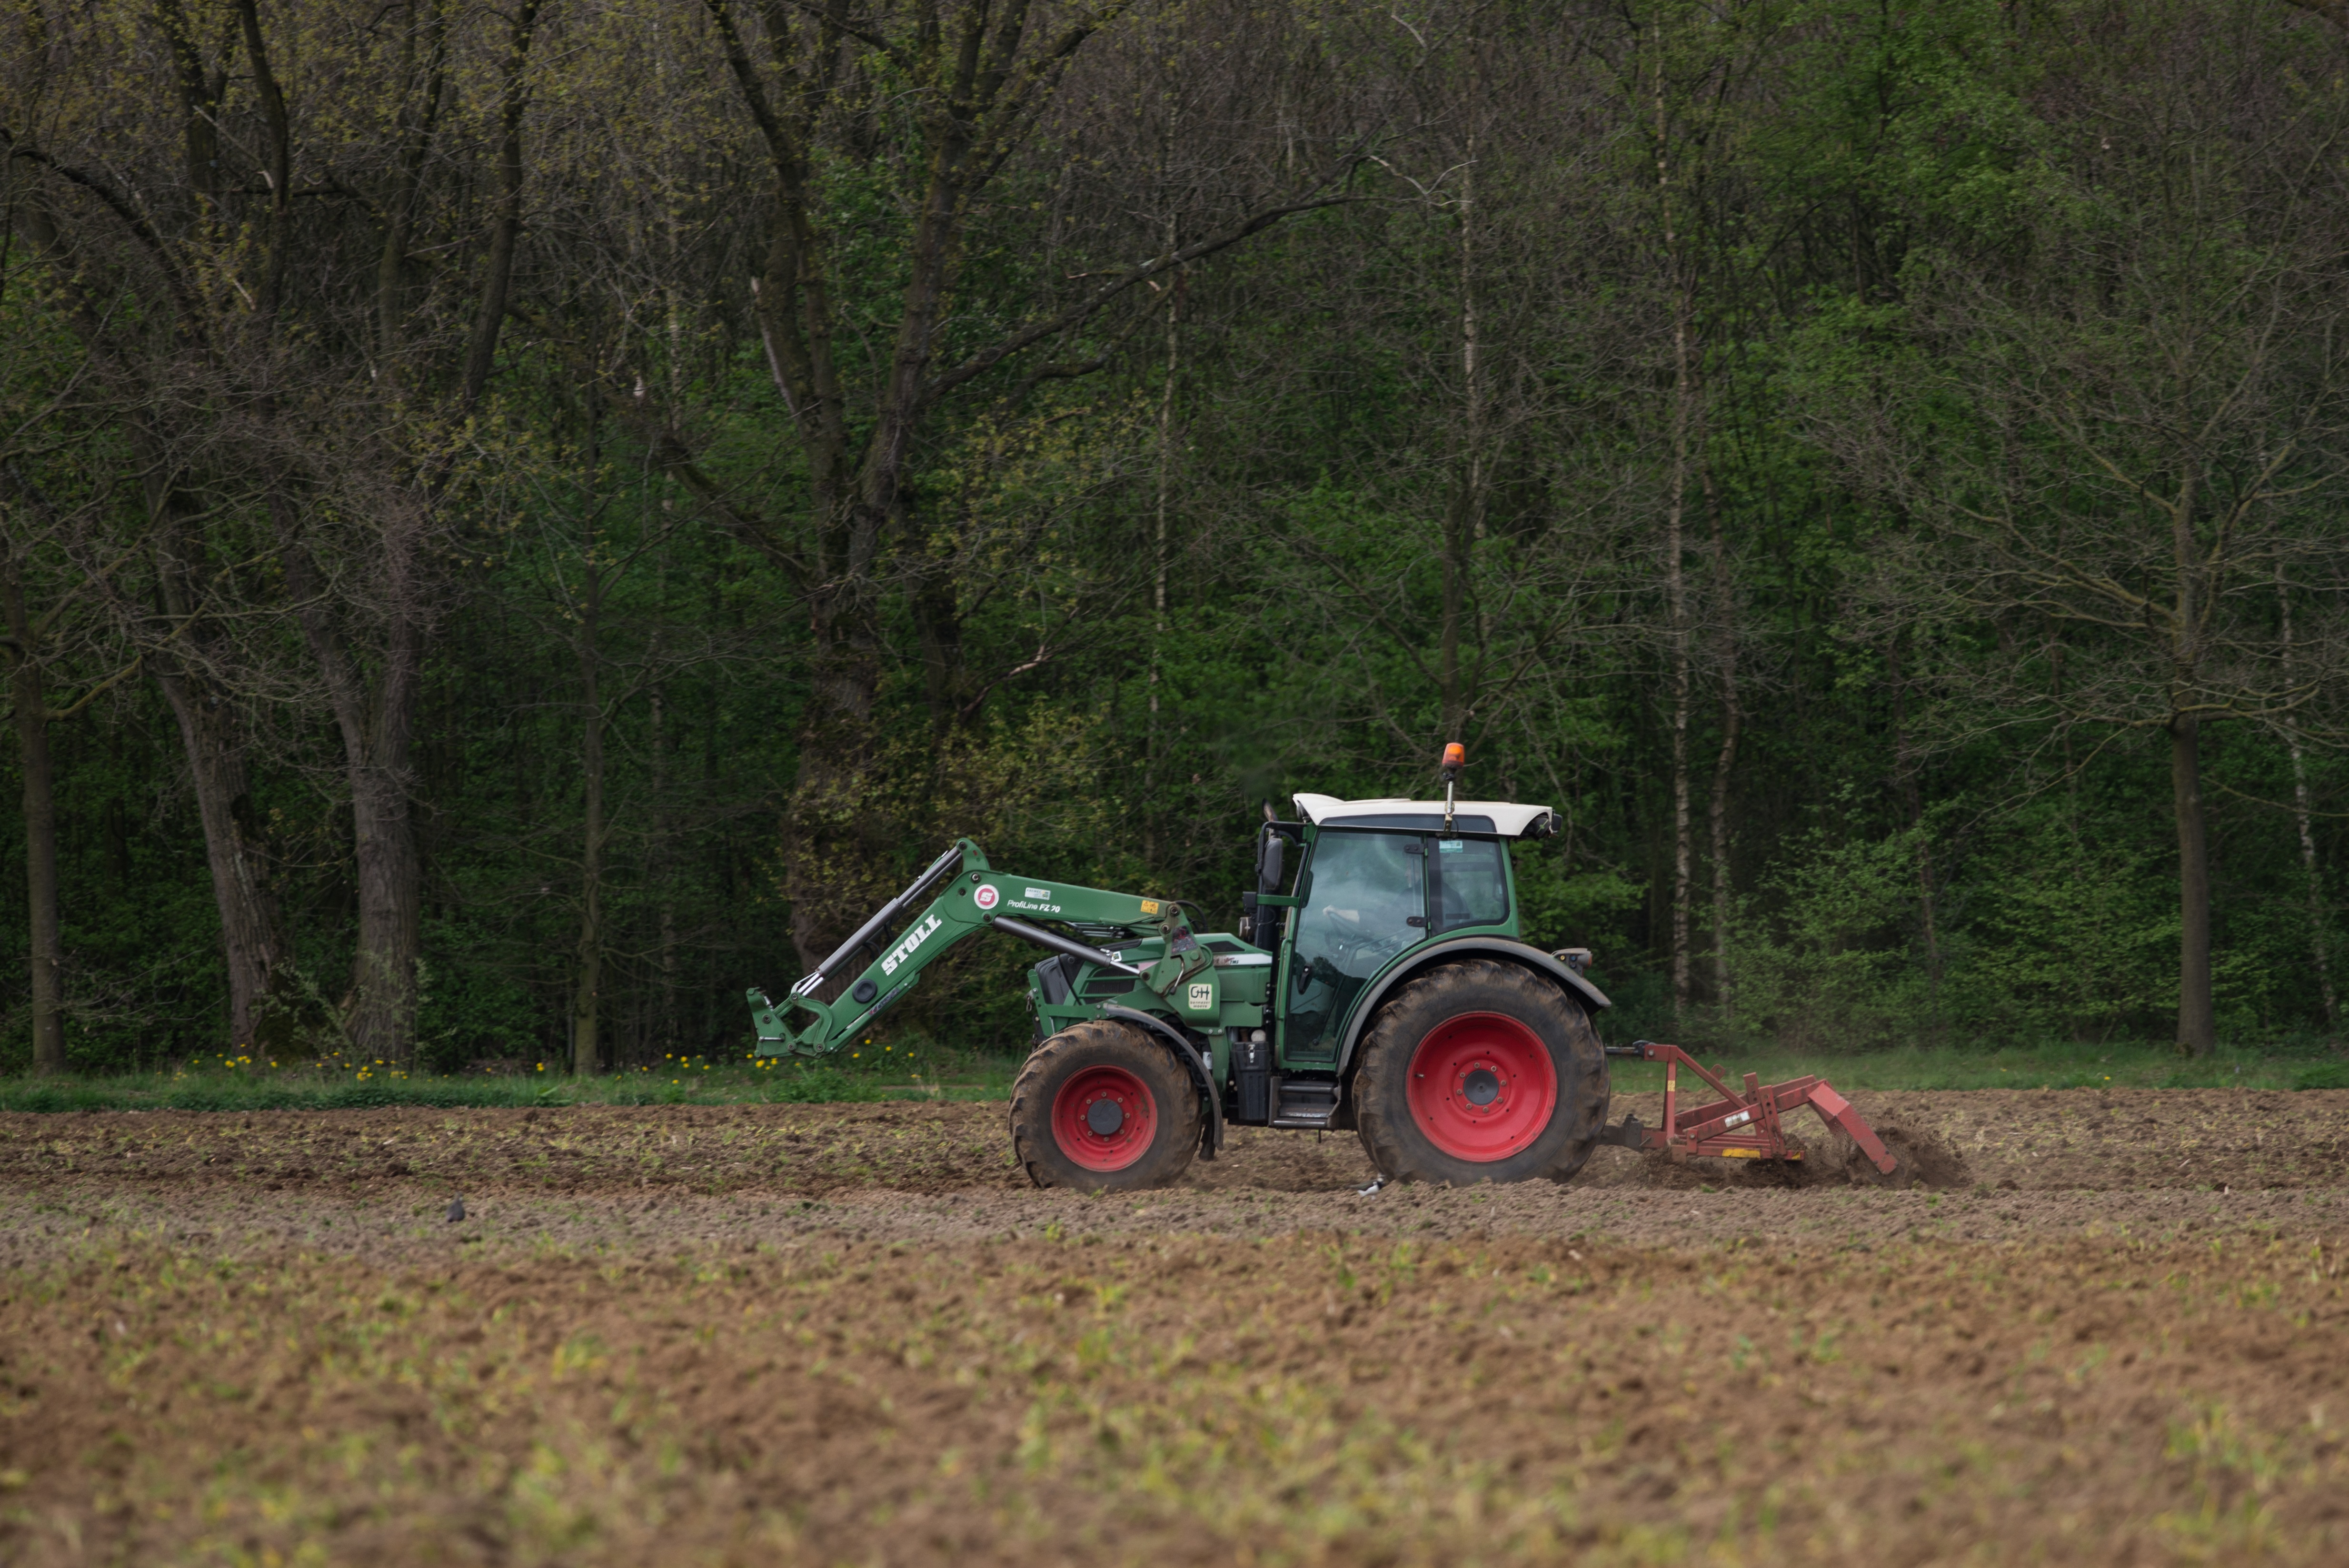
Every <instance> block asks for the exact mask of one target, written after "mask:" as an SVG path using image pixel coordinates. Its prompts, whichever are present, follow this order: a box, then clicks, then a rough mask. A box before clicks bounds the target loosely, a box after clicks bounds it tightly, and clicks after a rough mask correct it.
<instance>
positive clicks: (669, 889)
mask: <svg viewBox="0 0 2349 1568" xmlns="http://www.w3.org/2000/svg"><path fill="white" fill-rule="evenodd" d="M654 599H655V602H656V603H659V604H660V605H661V606H662V608H663V610H664V612H666V610H667V604H668V552H667V549H666V548H664V549H663V550H662V552H661V557H660V577H659V583H658V586H657V588H656V589H655V591H654ZM653 656H654V657H655V658H656V659H657V658H658V657H659V656H660V633H659V631H658V629H657V628H656V629H655V631H654V633H653ZM648 696H649V697H650V701H651V709H652V711H651V715H650V717H651V727H652V733H651V741H652V776H653V777H652V804H653V821H652V830H653V835H652V846H651V852H650V853H649V854H648V855H647V857H646V859H647V868H646V869H647V872H648V873H649V874H650V875H651V877H652V879H653V882H654V884H655V885H656V886H657V887H658V888H659V889H660V1011H659V1013H658V1016H656V1017H655V1018H654V1020H653V1037H654V1038H655V1039H656V1040H657V1041H658V1042H659V1044H660V1046H661V1047H662V1049H663V1050H664V1051H669V1052H674V1051H675V1050H676V1049H677V881H676V872H675V869H674V866H673V864H672V861H673V857H674V853H675V846H674V845H673V844H672V842H671V841H670V834H669V817H668V736H667V728H666V720H667V702H666V700H665V698H666V696H667V693H666V691H665V690H664V689H663V687H662V686H660V685H659V683H657V682H656V683H655V684H654V686H653V688H652V690H651V692H650V693H649V694H648Z"/></svg>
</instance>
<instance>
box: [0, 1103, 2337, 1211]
mask: <svg viewBox="0 0 2349 1568" xmlns="http://www.w3.org/2000/svg"><path fill="white" fill-rule="evenodd" d="M1853 1102H1854V1103H1855V1104H1856V1105H1857V1106H1858V1107H1859V1109H1860V1110H1861V1112H1862V1113H1863V1114H1864V1115H1866V1116H1867V1117H1868V1119H1869V1120H1870V1122H1871V1123H1872V1124H1873V1125H1874V1126H1875V1127H1876V1129H1877V1130H1878V1132H1879V1133H1881V1134H1882V1135H1883V1136H1884V1137H1885V1138H1886V1140H1888V1141H1889V1142H1890V1143H1891V1144H1892V1145H1894V1147H1895V1149H1896V1151H1901V1152H1904V1153H1905V1154H1906V1155H1907V1157H1908V1158H1909V1162H1910V1164H1911V1165H1912V1166H1913V1167H1914V1168H1915V1169H1916V1171H1917V1174H1918V1176H1919V1177H1920V1180H1921V1181H1922V1182H1923V1184H1924V1185H1927V1186H1930V1187H1937V1188H1953V1187H1975V1186H1979V1187H1988V1188H1992V1189H1996V1190H2000V1191H2169V1190H2185V1191H2194V1190H2199V1189H2203V1188H2219V1187H2229V1188H2263V1189H2264V1188H2273V1189H2294V1188H2305V1187H2333V1186H2349V1090H2317V1091H2309V1092H2305V1093H2299V1094H2287V1093H2281V1092H2268V1091H2252V1090H2240V1091H2228V1090H2195V1091H2178V1090H2160V1089H2116V1090H2112V1091H2109V1092H2097V1091H2089V1090H2076V1091H2031V1090H2004V1089H1993V1090H1985V1091H1981V1092H1973V1093H1963V1092H1937V1093H1925V1092H1919V1093H1907V1094H1880V1095H1871V1094H1862V1095H1856V1096H1854V1097H1853ZM1626 1110H1632V1111H1636V1112H1637V1113H1639V1114H1640V1118H1641V1119H1642V1120H1644V1121H1647V1122H1649V1123H1651V1124H1652V1123H1653V1122H1655V1121H1656V1120H1658V1119H1661V1097H1660V1096H1654V1095H1640V1096H1633V1095H1619V1096H1618V1097H1617V1098H1616V1102H1615V1112H1616V1116H1617V1118H1618V1119H1619V1118H1620V1117H1621V1115H1622V1113H1623V1112H1624V1111H1626ZM1803 1122H1807V1124H1808V1126H1809V1128H1810V1129H1811V1131H1810V1132H1809V1133H1808V1134H1807V1135H1806V1136H1807V1140H1808V1141H1809V1142H1810V1144H1811V1145H1812V1146H1813V1151H1814V1155H1815V1158H1814V1159H1813V1160H1811V1161H1807V1162H1806V1164H1805V1165H1804V1166H1803V1167H1802V1168H1800V1169H1797V1170H1795V1171H1778V1170H1772V1169H1767V1168H1757V1167H1756V1166H1755V1165H1754V1164H1752V1163H1741V1162H1737V1161H1697V1162H1694V1163H1692V1164H1690V1165H1686V1166H1679V1167H1675V1166H1671V1165H1667V1164H1664V1163H1662V1162H1661V1161H1656V1160H1653V1159H1650V1158H1646V1157H1642V1156H1639V1155H1634V1154H1631V1153H1630V1152H1629V1151H1628V1150H1615V1149H1612V1148H1609V1149H1603V1150H1600V1151H1599V1157H1598V1158H1596V1159H1594V1160H1593V1161H1592V1162H1591V1164H1590V1166H1589V1168H1588V1169H1587V1170H1586V1171H1585V1172H1584V1173H1583V1175H1582V1176H1581V1177H1579V1178H1578V1180H1577V1182H1576V1185H1578V1186H1581V1187H1590V1188H1611V1187H1643V1188H1663V1189H1694V1188H1698V1187H1702V1186H1707V1185H1711V1186H1723V1185H1733V1186H1740V1187H1753V1186H1759V1187H1779V1186H1785V1185H1787V1184H1789V1183H1790V1182H1791V1183H1793V1184H1796V1185H1813V1184H1816V1183H1818V1182H1821V1181H1825V1182H1826V1183H1828V1184H1831V1185H1832V1184H1839V1183H1842V1182H1844V1181H1850V1180H1857V1179H1858V1178H1859V1177H1860V1176H1861V1175H1862V1174H1863V1173H1862V1172H1860V1171H1855V1170H1852V1169H1851V1168H1850V1167H1851V1163H1852V1162H1851V1161H1849V1160H1848V1158H1847V1149H1848V1145H1847V1144H1846V1143H1845V1142H1844V1140H1841V1139H1840V1138H1829V1137H1827V1136H1825V1135H1824V1134H1823V1133H1822V1132H1821V1131H1819V1130H1818V1128H1819V1124H1818V1123H1816V1121H1815V1120H1812V1119H1808V1118H1804V1119H1802V1122H1798V1124H1797V1129H1798V1130H1801V1127H1802V1125H1803ZM1838 1145H1841V1146H1842V1149H1841V1150H1839V1149H1838ZM1371 1174H1372V1172H1371V1167H1370V1164H1369V1162H1368V1161H1366V1160H1364V1158H1363V1157H1362V1153H1361V1145H1360V1144H1359V1143H1358V1142H1357V1141H1356V1140H1355V1139H1354V1137H1353V1136H1352V1135H1351V1134H1350V1133H1337V1134H1331V1135H1330V1136H1329V1137H1327V1138H1317V1137H1316V1136H1315V1135H1313V1134H1310V1133H1296V1132H1273V1131H1268V1130H1257V1129H1240V1130H1237V1131H1236V1132H1235V1133H1234V1135H1233V1146H1232V1147H1231V1148H1230V1149H1228V1150H1226V1158H1224V1159H1223V1160H1220V1161H1200V1162H1197V1163H1195V1164H1194V1165H1193V1166H1192V1168H1191V1171H1190V1173H1189V1175H1188V1177H1187V1178H1186V1179H1185V1183H1184V1185H1185V1187H1188V1188H1191V1189H1195V1190H1197V1191H1279V1192H1316V1191H1339V1190H1341V1189H1345V1188H1349V1187H1359V1186H1361V1185H1363V1184H1364V1183H1366V1182H1368V1181H1370V1180H1371ZM64 1176H105V1177H108V1178H111V1179H116V1180H122V1181H138V1182H149V1181H154V1182H167V1183H169V1184H170V1185H171V1187H172V1188H173V1189H174V1190H187V1189H190V1188H193V1187H201V1186H205V1185H213V1184H220V1185H228V1186H233V1187H236V1188H239V1189H241V1190H259V1191H306V1190H321V1189H323V1190H328V1191H345V1192H358V1191H370V1190H375V1189H378V1188H384V1187H392V1186H410V1185H421V1186H423V1187H426V1188H429V1189H434V1190H439V1189H441V1188H446V1189H449V1190H451V1191H455V1190H458V1189H462V1190H463V1191H469V1192H471V1191H489V1190H492V1189H494V1190H500V1191H516V1190H518V1191H541V1192H609V1191H699V1192H725V1191H743V1190H756V1191H777V1192H792V1193H796V1194H800V1195H802V1196H812V1197H822V1196H824V1195H827V1194H830V1193H833V1192H839V1191H853V1190H864V1189H870V1188H874V1187H883V1188H887V1189H890V1190H892V1191H905V1192H947V1191H967V1190H971V1189H984V1188H999V1189H1008V1190H1012V1191H1026V1190H1027V1187H1028V1182H1027V1180H1026V1178H1025V1177H1024V1176H1023V1175H1022V1174H1021V1173H1020V1171H1019V1168H1018V1167H1017V1166H1016V1165H1015V1164H1013V1162H1012V1160H1011V1155H1010V1149H1009V1138H1008V1137H1007V1136H1006V1133H1005V1129H1004V1126H1003V1108H1002V1107H1001V1106H999V1105H991V1104H978V1105H907V1104H889V1105H852V1106H798V1105H776V1106H758V1105H746V1106H674V1107H612V1106H576V1107H566V1108H563V1109H544V1110H523V1111H514V1110H502V1109H499V1110H432V1109H384V1110H347V1111H258V1112H254V1113H251V1114H245V1115H234V1114H232V1115H217V1114H210V1113H204V1112H196V1111H154V1112H132V1113H83V1114H73V1115H34V1114H29V1113H11V1114H0V1182H12V1183H22V1182H36V1181H38V1182H46V1181H54V1180H56V1179H57V1178H59V1177H64Z"/></svg>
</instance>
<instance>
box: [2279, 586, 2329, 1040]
mask: <svg viewBox="0 0 2349 1568" xmlns="http://www.w3.org/2000/svg"><path fill="white" fill-rule="evenodd" d="M2276 615H2277V619H2278V620H2279V622H2280V623H2281V624H2280V626H2279V633H2280V636H2279V640H2280V642H2281V643H2282V647H2283V677H2284V684H2285V685H2287V686H2289V685H2291V683H2292V590H2291V585H2290V584H2289V583H2286V582H2285V581H2284V575H2283V563H2282V562H2277V563H2276ZM2284 741H2285V745H2286V747H2287V748H2289V749H2290V751H2291V753H2292V819H2293V821H2294V823H2295V825H2296V826H2298V828H2299V829H2300V865H2301V870H2302V873H2303V874H2305V875H2306V877H2307V879H2308V955H2309V958H2310V959H2311V960H2312V961H2313V963H2314V965H2315V966H2316V985H2317V990H2318V992H2319V994H2320V995H2322V996H2323V1000H2324V1027H2325V1030H2326V1032H2327V1033H2333V1034H2337V1033H2339V1031H2340V1028H2341V1001H2340V997H2339V995H2337V994H2336V993H2335V992H2334V991H2333V955H2332V954H2331V953H2330V952H2328V951H2327V950H2326V943H2325V940H2324V934H2325V929H2324V928H2325V924H2326V922H2325V919H2324V880H2323V875H2322V874H2321V873H2320V872H2319V870H2318V868H2317V863H2316V834H2315V832H2314V830H2313V829H2312V828H2311V826H2310V822H2309V819H2310V816H2311V812H2310V810H2309V804H2308V757H2307V753H2306V752H2305V750H2304V749H2303V748H2302V746H2301V743H2300V731H2299V730H2298V729H2296V728H2295V729H2290V730H2287V731H2285V732H2284Z"/></svg>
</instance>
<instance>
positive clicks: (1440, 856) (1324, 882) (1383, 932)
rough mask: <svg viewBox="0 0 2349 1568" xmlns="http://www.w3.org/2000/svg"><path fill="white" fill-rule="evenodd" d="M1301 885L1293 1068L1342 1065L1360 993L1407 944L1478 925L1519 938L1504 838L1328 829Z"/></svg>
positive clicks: (1288, 1037) (1291, 998)
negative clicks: (1341, 1056) (1339, 1062)
mask: <svg viewBox="0 0 2349 1568" xmlns="http://www.w3.org/2000/svg"><path fill="white" fill-rule="evenodd" d="M1299 891H1300V892H1301V894H1302V899H1301V902H1300V903H1299V908H1298V911H1297V918H1296V940H1295V941H1294V942H1293V943H1292V944H1290V948H1289V953H1288V968H1287V970H1286V971H1285V972H1284V974H1283V975H1282V979H1281V984H1282V985H1283V987H1284V989H1283V991H1282V994H1281V998H1280V999H1281V1001H1282V1002H1283V1003H1285V1004H1286V1006H1285V1007H1284V1008H1283V1009H1282V1011H1283V1013H1284V1014H1285V1022H1284V1023H1283V1024H1282V1026H1281V1035H1280V1040H1281V1049H1280V1060H1281V1064H1282V1065H1283V1066H1284V1067H1288V1066H1299V1065H1301V1066H1306V1067H1312V1066H1316V1065H1319V1063H1321V1062H1322V1061H1324V1060H1325V1059H1326V1060H1328V1061H1330V1062H1331V1063H1333V1064H1334V1063H1335V1061H1336V1060H1337V1055H1338V1044H1339V1041H1340V1039H1341V1038H1342V1037H1343V1036H1344V1032H1345V1028H1346V1023H1347V1019H1348V1016H1350V1014H1351V1013H1352V1011H1353V1008H1354V999H1355V998H1356V997H1357V996H1359V995H1361V991H1362V987H1363V986H1364V985H1368V984H1369V983H1370V982H1371V980H1373V979H1375V978H1376V977H1377V976H1378V975H1379V974H1380V973H1381V971H1382V970H1384V969H1385V968H1386V967H1387V965H1389V964H1390V963H1392V961H1393V960H1394V959H1395V958H1396V957H1398V956H1400V955H1401V954H1402V951H1403V950H1404V949H1405V948H1407V947H1411V946H1413V945H1414V944H1418V943H1420V942H1423V941H1425V940H1427V939H1428V938H1429V937H1433V936H1441V935H1443V934H1445V933H1447V932H1454V931H1461V930H1465V929H1468V928H1472V927H1482V928H1484V929H1486V930H1492V931H1497V932H1499V933H1501V934H1505V935H1509V936H1514V935H1516V921H1515V920H1514V919H1512V918H1511V914H1510V911H1511V909H1512V907H1513V905H1512V901H1511V896H1510V892H1511V890H1510V882H1509V864H1508V855H1507V852H1506V848H1505V847H1504V846H1503V845H1502V844H1501V843H1500V841H1497V840H1495V839H1491V838H1475V839H1471V838H1452V839H1446V838H1444V837H1443V836H1442V835H1441V834H1438V833H1410V832H1392V831H1389V832H1367V831H1361V830H1346V829H1342V828H1324V829H1322V830H1320V833H1319V836H1318V837H1317V839H1316V840H1315V842H1314V845H1313V851H1312V855H1311V858H1310V859H1309V861H1307V863H1306V867H1305V874H1304V876H1303V877H1302V878H1301V879H1300V881H1299Z"/></svg>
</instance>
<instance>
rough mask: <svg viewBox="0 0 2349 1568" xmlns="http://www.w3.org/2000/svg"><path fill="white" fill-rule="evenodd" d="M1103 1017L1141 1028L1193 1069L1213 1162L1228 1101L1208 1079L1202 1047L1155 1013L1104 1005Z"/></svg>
mask: <svg viewBox="0 0 2349 1568" xmlns="http://www.w3.org/2000/svg"><path fill="white" fill-rule="evenodd" d="M1101 1014H1102V1017H1104V1018H1116V1019H1118V1020H1120V1021H1121V1022H1123V1023H1128V1024H1139V1025H1141V1026H1143V1028H1145V1029H1147V1030H1149V1031H1150V1032H1151V1033H1152V1034H1153V1035H1154V1036H1156V1037H1158V1038H1159V1039H1160V1040H1162V1041H1164V1043H1165V1044H1166V1046H1167V1047H1168V1048H1169V1049H1171V1050H1173V1051H1174V1056H1175V1059H1176V1060H1178V1061H1180V1062H1181V1063H1182V1064H1183V1065H1184V1066H1185V1068H1189V1069H1190V1072H1191V1082H1192V1084H1193V1086H1194V1087H1195V1088H1197V1089H1198V1091H1199V1098H1200V1099H1202V1100H1203V1101H1205V1102H1206V1107H1207V1130H1206V1133H1205V1134H1204V1135H1203V1137H1202V1140H1201V1141H1202V1143H1203V1145H1204V1150H1203V1151H1204V1152H1205V1153H1206V1157H1207V1158H1208V1159H1210V1160H1213V1159H1214V1158H1215V1157H1216V1155H1218V1154H1220V1153H1222V1152H1223V1149H1224V1099H1223V1096H1221V1095H1219V1094H1217V1093H1216V1080H1215V1079H1214V1078H1212V1077H1210V1076H1209V1075H1208V1072H1207V1066H1206V1063H1205V1062H1203V1061H1201V1060H1200V1059H1199V1047H1196V1046H1195V1045H1193V1044H1192V1043H1191V1042H1190V1041H1189V1040H1186V1039H1185V1038H1184V1037H1183V1031H1182V1030H1180V1029H1178V1028H1176V1027H1175V1026H1174V1025H1172V1024H1170V1023H1168V1022H1167V1021H1166V1020H1165V1019H1164V1018H1162V1017H1159V1016H1157V1015H1156V1014H1154V1013H1144V1012H1142V1011H1141V1010H1139V1009H1138V1008H1133V1007H1121V1006H1117V1005H1116V1004H1115V1003H1103V1004H1102V1007H1101Z"/></svg>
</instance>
